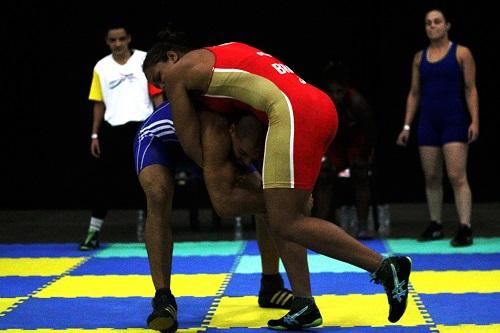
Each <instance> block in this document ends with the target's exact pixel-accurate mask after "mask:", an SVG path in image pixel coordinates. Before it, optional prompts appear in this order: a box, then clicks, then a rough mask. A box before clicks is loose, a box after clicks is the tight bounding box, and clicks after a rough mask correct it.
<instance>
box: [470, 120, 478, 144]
mask: <svg viewBox="0 0 500 333" xmlns="http://www.w3.org/2000/svg"><path fill="white" fill-rule="evenodd" d="M478 136H479V125H477V124H474V123H472V124H470V126H469V130H468V137H469V143H471V142H474V141H476V140H477V137H478Z"/></svg>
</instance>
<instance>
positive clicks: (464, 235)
mask: <svg viewBox="0 0 500 333" xmlns="http://www.w3.org/2000/svg"><path fill="white" fill-rule="evenodd" d="M472 243H473V240H472V228H471V227H469V226H468V225H460V227H459V228H458V231H457V233H456V235H455V237H453V239H452V240H451V242H450V244H451V246H455V247H460V246H469V245H472Z"/></svg>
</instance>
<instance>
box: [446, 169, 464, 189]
mask: <svg viewBox="0 0 500 333" xmlns="http://www.w3.org/2000/svg"><path fill="white" fill-rule="evenodd" d="M448 179H449V180H450V184H451V186H453V187H455V188H456V187H461V186H464V185H466V184H467V177H466V176H465V174H462V173H455V172H450V173H449V174H448Z"/></svg>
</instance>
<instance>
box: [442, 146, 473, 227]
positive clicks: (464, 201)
mask: <svg viewBox="0 0 500 333" xmlns="http://www.w3.org/2000/svg"><path fill="white" fill-rule="evenodd" d="M443 152H444V157H445V160H446V170H447V173H448V179H449V180H450V183H451V186H452V188H453V194H454V196H455V205H456V207H457V212H458V217H459V219H460V224H462V225H467V226H470V217H471V210H472V194H471V190H470V186H469V182H468V181H467V171H466V170H467V152H468V145H467V144H464V143H459V142H452V143H448V144H446V145H444V146H443Z"/></svg>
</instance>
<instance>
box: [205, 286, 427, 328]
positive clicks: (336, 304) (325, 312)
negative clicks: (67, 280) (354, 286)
mask: <svg viewBox="0 0 500 333" xmlns="http://www.w3.org/2000/svg"><path fill="white" fill-rule="evenodd" d="M314 298H315V300H316V304H317V305H318V307H319V309H320V311H321V314H322V316H323V325H324V326H341V327H352V326H387V325H395V324H391V323H390V322H389V321H388V320H387V316H388V313H389V305H388V304H387V296H386V295H385V294H376V295H342V296H335V295H325V296H315V297H314ZM285 313H286V311H285V310H279V309H278V310H276V309H272V310H270V309H265V310H264V309H261V308H259V307H258V306H257V297H255V296H245V297H223V298H222V299H221V302H220V303H219V306H218V307H217V309H216V311H215V313H214V316H213V318H212V320H211V321H210V327H217V328H230V327H250V328H259V327H265V326H266V324H267V321H268V320H269V319H277V318H279V317H281V316H283V315H284V314H285ZM397 325H398V326H416V325H425V320H424V318H423V317H422V315H421V314H420V312H419V310H418V309H417V306H416V305H415V303H414V302H413V300H412V299H411V298H408V308H407V310H406V313H405V315H404V316H403V318H402V319H401V320H400V321H399V322H398V323H397Z"/></svg>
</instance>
